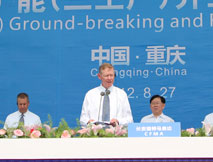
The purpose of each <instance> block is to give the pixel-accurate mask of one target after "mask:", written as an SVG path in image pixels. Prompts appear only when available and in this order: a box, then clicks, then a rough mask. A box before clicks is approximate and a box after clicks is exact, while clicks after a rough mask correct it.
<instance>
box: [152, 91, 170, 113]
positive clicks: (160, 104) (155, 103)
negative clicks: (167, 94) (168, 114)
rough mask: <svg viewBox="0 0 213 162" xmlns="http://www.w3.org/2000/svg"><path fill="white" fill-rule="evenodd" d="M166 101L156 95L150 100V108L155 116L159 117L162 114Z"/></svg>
mask: <svg viewBox="0 0 213 162" xmlns="http://www.w3.org/2000/svg"><path fill="white" fill-rule="evenodd" d="M165 103H166V100H165V98H164V97H162V96H160V95H154V96H152V97H151V99H150V108H151V110H152V113H153V114H154V116H159V115H161V114H162V112H163V109H164V107H165Z"/></svg>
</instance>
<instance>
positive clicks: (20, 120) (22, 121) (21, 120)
mask: <svg viewBox="0 0 213 162" xmlns="http://www.w3.org/2000/svg"><path fill="white" fill-rule="evenodd" d="M19 123H23V124H24V114H23V113H22V114H21V117H20V119H19Z"/></svg>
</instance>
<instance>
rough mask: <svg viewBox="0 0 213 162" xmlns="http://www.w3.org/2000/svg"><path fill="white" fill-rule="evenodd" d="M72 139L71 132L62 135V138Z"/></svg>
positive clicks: (66, 131) (65, 131) (64, 132)
mask: <svg viewBox="0 0 213 162" xmlns="http://www.w3.org/2000/svg"><path fill="white" fill-rule="evenodd" d="M70 137H71V135H70V133H69V131H68V130H64V131H63V133H62V135H61V138H70Z"/></svg>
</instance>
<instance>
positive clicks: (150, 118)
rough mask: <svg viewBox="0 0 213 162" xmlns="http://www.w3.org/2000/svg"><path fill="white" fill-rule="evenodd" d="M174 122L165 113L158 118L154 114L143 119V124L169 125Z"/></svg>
mask: <svg viewBox="0 0 213 162" xmlns="http://www.w3.org/2000/svg"><path fill="white" fill-rule="evenodd" d="M168 122H174V120H173V119H172V118H170V117H168V116H166V115H164V114H163V113H162V114H161V115H159V116H158V117H155V116H154V115H153V114H150V115H147V116H145V117H143V118H142V119H141V123H168Z"/></svg>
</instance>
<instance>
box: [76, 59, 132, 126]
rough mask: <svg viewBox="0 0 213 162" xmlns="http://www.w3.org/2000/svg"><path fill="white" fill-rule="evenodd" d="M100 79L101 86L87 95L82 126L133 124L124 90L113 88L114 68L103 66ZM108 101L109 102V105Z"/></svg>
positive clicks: (106, 64)
mask: <svg viewBox="0 0 213 162" xmlns="http://www.w3.org/2000/svg"><path fill="white" fill-rule="evenodd" d="M98 78H99V79H100V80H101V85H100V86H98V87H96V88H93V89H91V90H89V91H88V92H87V93H86V95H85V98H84V102H83V106H82V111H81V116H80V124H81V126H86V125H87V124H89V123H91V122H103V123H108V124H111V125H113V126H116V125H118V124H120V125H127V124H128V123H132V122H133V118H132V112H131V108H130V104H129V100H128V97H127V94H126V93H125V91H124V90H122V89H120V88H118V87H115V86H113V83H114V78H115V72H114V67H113V66H112V65H111V64H108V63H104V64H102V65H101V66H100V67H99V73H98ZM106 98H108V99H106ZM106 100H108V103H107V104H106V102H105V101H106ZM106 105H107V106H106ZM106 116H107V117H106Z"/></svg>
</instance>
